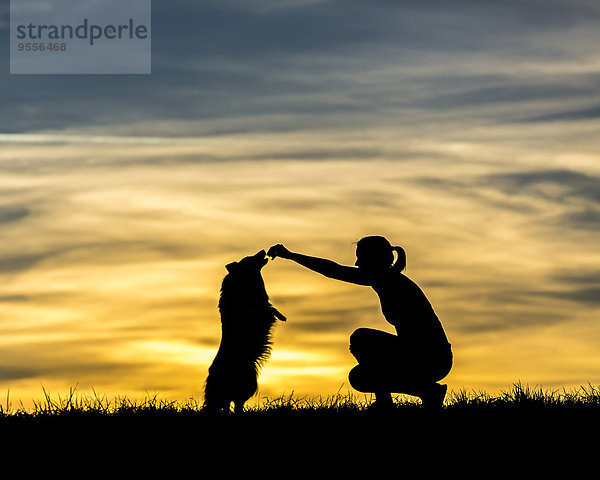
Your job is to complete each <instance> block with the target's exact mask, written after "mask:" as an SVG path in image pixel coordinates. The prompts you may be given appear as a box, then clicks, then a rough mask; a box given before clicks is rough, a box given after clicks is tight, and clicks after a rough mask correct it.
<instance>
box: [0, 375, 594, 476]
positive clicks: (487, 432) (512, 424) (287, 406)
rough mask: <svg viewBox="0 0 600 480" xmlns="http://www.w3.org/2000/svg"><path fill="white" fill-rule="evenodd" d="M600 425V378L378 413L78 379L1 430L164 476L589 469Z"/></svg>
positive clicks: (345, 404) (329, 401) (22, 447)
mask: <svg viewBox="0 0 600 480" xmlns="http://www.w3.org/2000/svg"><path fill="white" fill-rule="evenodd" d="M599 427H600V387H599V388H596V387H593V386H591V385H590V386H586V387H581V388H579V389H578V390H576V391H564V390H563V391H542V390H540V389H536V388H529V387H527V386H523V385H521V384H516V385H514V386H513V387H512V388H511V389H510V390H508V391H506V392H504V393H502V394H500V395H498V396H490V395H487V394H485V393H483V392H467V391H459V392H451V393H449V394H448V396H447V398H446V402H445V405H444V408H443V410H442V411H441V412H439V413H438V414H429V413H426V412H424V411H423V410H422V409H421V408H420V404H419V402H418V401H416V400H414V401H413V400H410V397H406V399H404V397H403V398H401V399H398V400H397V402H396V405H395V406H394V408H393V409H392V410H391V411H386V412H381V411H378V410H377V409H376V408H373V406H372V399H371V398H369V397H365V396H361V395H352V394H348V395H335V396H331V397H313V398H298V397H295V396H294V395H289V396H285V397H281V398H276V399H271V400H269V399H261V401H260V402H259V403H258V405H257V406H254V407H249V408H248V409H247V410H246V411H244V412H243V413H242V414H239V415H234V414H231V415H223V414H221V415H209V414H208V413H207V412H205V411H203V409H202V405H201V403H200V402H199V401H195V400H189V401H187V402H175V401H169V400H165V399H161V398H160V397H159V396H148V397H147V398H145V399H143V400H137V401H134V400H130V399H128V398H126V397H121V398H115V399H108V398H106V397H104V396H101V395H97V394H92V395H84V394H81V393H78V392H77V391H75V390H71V391H70V392H68V394H67V395H63V396H55V397H52V396H51V395H46V398H45V400H44V401H41V402H39V403H37V404H35V406H34V407H33V408H31V409H27V410H26V409H24V408H21V407H14V406H10V402H8V403H7V402H5V405H3V406H1V407H0V433H4V435H3V438H4V439H6V440H8V441H9V442H10V444H11V445H12V447H13V451H17V452H18V451H21V452H25V453H26V455H28V456H29V457H30V458H33V457H35V455H32V452H38V453H39V451H40V450H41V451H43V452H47V451H52V455H51V457H52V459H53V460H52V461H54V462H56V461H57V460H56V459H60V460H62V461H63V464H62V465H71V467H70V468H72V465H73V462H77V461H78V462H80V464H81V461H82V458H86V460H85V462H83V464H84V465H83V467H84V468H85V469H86V471H87V470H89V469H90V468H92V467H93V468H94V469H97V468H100V467H102V466H105V467H106V466H107V465H111V468H112V469H117V470H118V471H121V470H122V469H123V468H124V467H123V466H124V465H127V466H128V468H130V469H131V471H132V472H133V473H134V474H135V475H136V476H135V478H137V477H139V476H140V475H141V473H140V472H139V469H141V468H146V469H148V470H149V472H151V473H153V474H155V473H156V472H155V471H154V470H155V468H156V465H158V464H160V463H161V462H162V464H163V468H166V469H167V470H168V472H169V478H171V477H176V476H177V474H175V473H174V469H175V470H177V469H179V472H180V474H181V475H183V474H185V475H187V473H185V472H186V471H196V470H198V469H199V470H200V471H203V472H206V471H207V468H208V467H207V465H209V464H211V463H212V464H216V465H215V468H216V470H214V471H215V472H216V471H219V472H220V473H222V474H225V473H227V472H229V473H231V472H232V471H234V470H236V469H237V470H238V471H239V472H240V474H241V475H244V476H247V474H248V468H251V469H252V471H255V470H256V471H257V472H260V473H261V474H262V475H265V476H266V475H275V474H285V475H287V474H289V473H290V472H293V473H294V474H295V475H297V476H307V475H310V476H311V477H312V476H315V475H319V476H325V475H332V474H334V475H336V476H340V475H342V476H345V475H352V476H354V475H356V473H357V472H358V471H360V472H362V473H363V474H369V475H370V476H375V475H377V474H379V475H392V474H394V475H396V476H405V474H406V473H407V470H406V469H407V468H409V470H408V471H412V472H421V474H424V475H425V474H426V475H427V476H428V477H429V476H434V477H438V476H442V475H443V476H449V475H450V472H457V473H458V474H460V475H461V477H465V476H466V477H467V478H474V477H475V476H476V477H477V478H480V477H481V476H485V477H487V476H499V475H511V476H518V477H522V476H523V477H525V476H526V477H533V476H535V478H538V477H540V476H544V477H545V476H548V475H550V474H551V475H553V476H556V474H557V473H561V472H562V473H565V474H567V473H568V474H573V472H576V473H577V474H578V475H587V474H588V472H590V473H593V474H594V475H595V474H597V467H596V463H595V461H594V459H595V458H596V457H597V452H598V449H599V447H600V442H599V438H600V435H599V434H598V432H599V431H600V430H599ZM2 452H3V454H4V458H6V459H10V458H11V454H10V453H8V451H7V450H2ZM75 452H78V453H77V454H75ZM90 456H91V457H93V458H92V460H88V459H87V457H90ZM25 464H26V463H24V464H23V465H25ZM44 465H46V463H44ZM165 465H166V467H165ZM83 467H82V468H83ZM184 467H185V468H184ZM190 469H191V470H190ZM357 469H358V470H357ZM117 470H115V471H117ZM184 470H185V471H184ZM301 472H302V473H301ZM133 473H132V474H133Z"/></svg>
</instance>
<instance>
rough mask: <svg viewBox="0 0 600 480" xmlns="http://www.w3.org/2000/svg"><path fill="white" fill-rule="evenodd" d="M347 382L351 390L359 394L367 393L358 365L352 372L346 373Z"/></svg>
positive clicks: (363, 377) (362, 374)
mask: <svg viewBox="0 0 600 480" xmlns="http://www.w3.org/2000/svg"><path fill="white" fill-rule="evenodd" d="M348 381H349V382H350V385H351V386H352V388H354V390H358V391H359V392H367V391H368V390H366V387H367V386H366V384H365V376H364V373H363V371H362V368H361V367H360V365H357V366H356V367H354V368H353V369H352V370H350V372H349V373H348Z"/></svg>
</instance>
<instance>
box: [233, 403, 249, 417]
mask: <svg viewBox="0 0 600 480" xmlns="http://www.w3.org/2000/svg"><path fill="white" fill-rule="evenodd" d="M244 403H246V402H245V401H244V400H234V402H233V412H234V413H235V414H236V415H239V414H240V413H242V412H243V411H244Z"/></svg>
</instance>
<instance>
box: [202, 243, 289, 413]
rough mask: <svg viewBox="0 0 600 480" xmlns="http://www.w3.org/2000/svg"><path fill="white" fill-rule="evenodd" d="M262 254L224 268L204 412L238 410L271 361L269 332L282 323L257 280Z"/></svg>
mask: <svg viewBox="0 0 600 480" xmlns="http://www.w3.org/2000/svg"><path fill="white" fill-rule="evenodd" d="M268 261H269V260H268V258H267V255H266V252H265V251H264V250H261V251H260V252H258V253H256V254H255V255H251V256H248V257H245V258H243V259H242V260H240V261H239V262H233V263H230V264H228V265H226V267H225V268H226V269H227V272H228V273H227V275H226V276H225V278H224V279H223V283H222V284H221V294H220V298H219V312H220V314H221V343H220V345H219V349H218V351H217V354H216V356H215V358H214V360H213V362H212V364H211V366H210V367H209V369H208V377H207V378H206V383H205V386H204V407H205V409H206V410H207V411H210V412H218V411H225V412H229V411H230V406H231V403H232V402H233V404H234V412H235V413H239V412H242V411H243V408H244V404H245V403H246V401H248V399H250V398H251V397H252V396H254V394H255V393H256V391H257V390H258V375H259V373H260V369H261V367H262V366H263V365H264V363H265V362H266V361H267V360H268V359H269V357H270V356H271V348H272V330H273V326H274V324H275V322H276V319H279V320H281V321H283V322H285V321H286V318H285V317H284V316H283V315H282V314H281V313H280V312H279V311H278V310H277V309H276V308H275V307H274V306H273V305H271V303H270V302H269V296H268V295H267V291H266V289H265V284H264V281H263V278H262V275H261V269H262V268H263V267H264V266H265V265H266V264H267V262H268Z"/></svg>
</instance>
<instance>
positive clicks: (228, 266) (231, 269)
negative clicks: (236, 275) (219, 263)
mask: <svg viewBox="0 0 600 480" xmlns="http://www.w3.org/2000/svg"><path fill="white" fill-rule="evenodd" d="M237 264H238V262H231V263H229V264H227V265H225V268H226V269H227V271H228V272H229V273H231V272H232V271H233V270H234V269H235V267H236V266H237Z"/></svg>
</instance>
